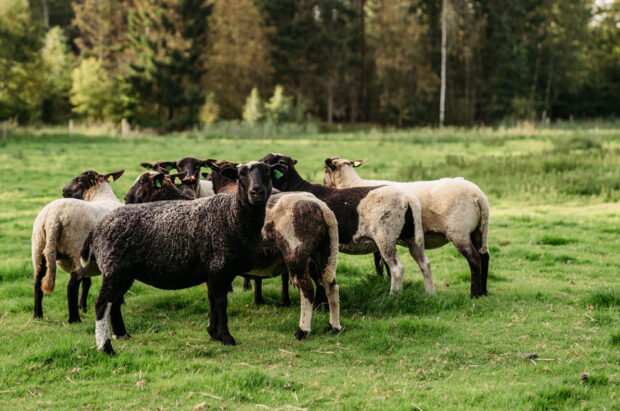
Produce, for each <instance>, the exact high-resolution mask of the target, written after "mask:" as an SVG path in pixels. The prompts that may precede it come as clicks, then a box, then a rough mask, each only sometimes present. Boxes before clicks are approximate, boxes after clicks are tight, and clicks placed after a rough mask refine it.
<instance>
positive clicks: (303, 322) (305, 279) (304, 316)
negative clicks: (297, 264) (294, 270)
mask: <svg viewBox="0 0 620 411" xmlns="http://www.w3.org/2000/svg"><path fill="white" fill-rule="evenodd" d="M293 278H294V280H293V281H294V282H295V284H296V285H297V287H299V301H300V305H301V314H300V316H299V328H298V329H297V332H296V333H295V338H297V339H298V340H303V339H304V338H305V337H306V336H307V335H308V333H309V332H310V328H311V323H312V302H313V301H314V286H313V285H312V280H311V279H310V275H309V274H308V273H307V272H305V273H303V274H302V275H297V276H294V277H293Z"/></svg>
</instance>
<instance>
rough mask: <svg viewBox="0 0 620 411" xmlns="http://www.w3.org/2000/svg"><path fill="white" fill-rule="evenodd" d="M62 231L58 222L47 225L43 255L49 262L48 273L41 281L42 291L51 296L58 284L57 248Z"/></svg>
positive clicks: (54, 221) (53, 221)
mask: <svg viewBox="0 0 620 411" xmlns="http://www.w3.org/2000/svg"><path fill="white" fill-rule="evenodd" d="M61 231H62V225H61V224H60V222H59V221H57V220H52V221H50V222H49V223H47V224H45V248H44V249H43V255H44V256H45V259H46V260H47V272H46V273H45V277H43V279H42V280H41V290H43V292H44V293H45V294H51V293H52V291H54V285H55V284H56V246H57V244H58V238H60V234H61ZM33 260H34V256H33ZM35 273H36V269H35Z"/></svg>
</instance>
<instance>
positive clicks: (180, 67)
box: [129, 0, 211, 129]
mask: <svg viewBox="0 0 620 411" xmlns="http://www.w3.org/2000/svg"><path fill="white" fill-rule="evenodd" d="M210 12H211V6H209V5H207V4H206V2H205V0H169V1H166V0H135V7H134V9H133V10H132V11H131V12H130V15H129V39H130V45H131V50H132V52H133V53H134V54H135V58H134V63H132V64H131V73H130V77H129V80H130V82H131V84H132V86H133V89H134V90H135V91H136V92H137V93H138V95H139V98H140V101H141V102H142V103H143V106H144V107H143V108H144V111H145V112H146V113H142V115H143V116H148V115H154V116H156V118H157V119H158V122H159V124H160V125H162V126H163V127H164V128H166V129H183V128H187V127H189V126H191V125H194V124H197V123H198V119H199V114H200V108H201V107H202V105H203V103H204V92H203V89H202V87H201V85H202V84H203V81H204V74H205V68H204V67H205V63H204V61H203V58H204V55H205V48H206V45H207V23H206V22H207V17H208V16H209V14H210Z"/></svg>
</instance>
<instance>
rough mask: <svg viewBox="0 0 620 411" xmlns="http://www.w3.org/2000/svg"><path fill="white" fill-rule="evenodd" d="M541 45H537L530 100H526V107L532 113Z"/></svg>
mask: <svg viewBox="0 0 620 411" xmlns="http://www.w3.org/2000/svg"><path fill="white" fill-rule="evenodd" d="M541 48H542V47H541V45H540V43H538V46H537V47H536V62H535V63H534V76H533V77H532V86H531V87H530V98H529V99H528V106H529V107H530V109H532V112H534V110H533V109H534V107H533V105H534V97H535V96H536V85H537V83H538V68H539V67H540V50H541Z"/></svg>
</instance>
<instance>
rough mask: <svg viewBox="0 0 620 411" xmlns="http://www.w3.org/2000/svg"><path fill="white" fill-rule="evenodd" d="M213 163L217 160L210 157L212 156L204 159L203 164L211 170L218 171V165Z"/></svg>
mask: <svg viewBox="0 0 620 411" xmlns="http://www.w3.org/2000/svg"><path fill="white" fill-rule="evenodd" d="M215 163H217V160H215V159H212V158H209V159H207V160H205V165H206V166H207V167H209V168H210V169H211V170H213V171H220V166H218V165H217V164H215Z"/></svg>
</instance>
